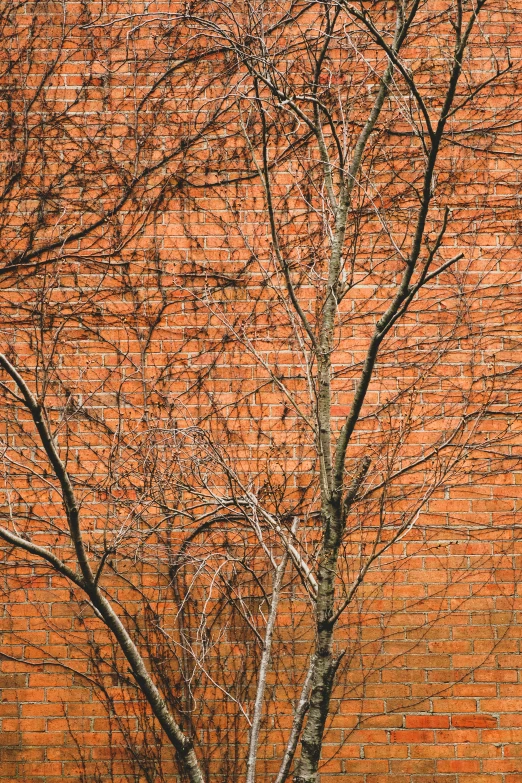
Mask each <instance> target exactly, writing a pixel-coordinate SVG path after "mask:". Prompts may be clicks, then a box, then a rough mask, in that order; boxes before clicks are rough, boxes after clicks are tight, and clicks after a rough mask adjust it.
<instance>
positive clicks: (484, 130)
mask: <svg viewBox="0 0 522 783" xmlns="http://www.w3.org/2000/svg"><path fill="white" fill-rule="evenodd" d="M72 5H73V4H69V3H68V2H66V1H65V2H63V3H48V2H34V3H33V4H32V5H31V8H30V12H29V13H28V11H27V8H28V4H24V5H20V6H18V5H16V4H14V3H6V4H5V5H4V8H3V9H2V12H3V17H2V19H3V24H4V36H5V40H6V42H7V45H6V47H5V52H6V55H5V63H6V64H5V68H4V71H3V76H2V83H3V85H4V87H3V100H5V102H6V107H7V111H6V117H7V122H6V124H5V127H4V140H5V144H6V146H7V147H8V149H9V153H8V164H7V166H6V175H5V180H4V204H5V205H6V208H5V210H4V217H3V221H4V224H5V225H3V226H2V232H3V236H4V242H3V246H2V252H3V253H4V255H5V262H4V266H3V270H2V277H3V290H2V301H3V316H2V332H3V334H2V339H3V344H4V353H3V354H2V356H1V357H0V364H1V366H2V369H3V375H4V379H3V382H2V386H1V390H2V404H3V411H4V414H3V419H2V422H3V423H2V437H3V451H2V454H3V466H4V479H3V481H4V484H3V490H2V491H3V499H4V511H3V518H4V524H3V526H2V527H1V529H0V536H1V537H2V539H3V541H4V542H5V544H6V559H5V567H6V574H7V575H8V585H12V584H13V580H14V579H18V580H19V582H20V583H21V584H23V583H24V580H25V583H27V580H29V581H30V580H31V579H33V578H34V576H35V573H37V574H40V573H50V574H52V577H51V580H52V581H51V583H52V585H53V586H54V584H55V583H56V581H57V579H58V577H59V578H60V580H61V582H63V583H64V584H68V585H70V586H71V588H72V590H73V593H72V595H71V599H70V600H71V601H73V600H75V601H77V602H78V612H79V620H80V619H81V627H80V626H75V629H74V630H75V641H74V644H75V645H77V646H78V648H79V649H82V650H83V655H84V656H86V658H87V659H88V662H89V665H88V667H87V671H86V672H84V675H85V676H86V677H88V678H90V680H91V682H95V684H96V687H97V688H98V689H99V691H100V693H101V698H102V699H105V700H106V702H107V703H108V704H112V701H111V700H112V696H111V691H110V688H111V683H112V684H116V685H117V686H118V687H119V688H123V689H124V692H125V694H126V696H125V699H124V700H123V701H124V704H125V705H126V706H125V708H124V711H123V713H119V717H118V718H117V720H118V721H119V724H118V727H119V728H118V730H119V731H121V732H123V734H124V735H125V737H126V738H127V739H126V742H127V750H128V753H129V754H131V755H132V754H133V753H134V754H135V755H134V756H133V757H132V758H131V762H132V763H134V764H136V765H137V767H138V768H139V769H140V770H141V772H142V773H143V774H145V775H146V776H147V779H150V780H151V781H152V780H156V779H158V776H159V775H162V776H163V777H162V779H166V778H167V777H168V776H169V775H170V774H171V769H170V767H169V766H168V759H167V760H165V758H164V755H162V754H164V751H163V750H162V747H161V746H162V740H161V736H159V735H158V734H157V725H158V724H159V726H161V728H162V730H163V732H164V734H165V735H166V737H167V738H168V740H169V742H170V745H171V746H172V748H173V749H174V751H175V754H176V758H177V762H178V764H179V769H180V771H181V772H182V773H183V774H184V775H186V776H187V777H188V779H189V780H190V781H192V782H193V783H195V782H196V781H198V782H199V781H203V780H204V779H211V778H212V777H213V776H214V774H216V773H217V772H219V774H223V773H225V774H226V775H227V779H228V778H234V779H235V778H236V777H243V776H246V780H247V783H253V781H254V780H255V779H256V776H259V775H260V773H259V769H260V759H261V757H264V748H265V747H266V746H268V745H269V744H271V745H273V744H274V743H276V744H277V746H278V747H279V748H280V749H281V753H280V758H277V759H276V762H277V763H276V764H275V768H268V770H267V772H268V773H270V774H273V775H274V776H275V778H276V781H277V783H284V781H285V780H286V779H287V777H288V776H289V774H290V772H291V770H292V767H293V770H294V772H293V774H294V780H295V781H296V783H314V782H315V781H316V780H317V776H318V770H319V765H320V762H321V758H322V754H323V749H324V742H325V736H327V734H326V732H327V729H328V720H329V718H330V717H331V716H332V713H333V710H334V704H333V701H332V694H333V693H334V689H335V688H336V687H338V686H339V687H340V685H341V683H342V677H341V675H343V676H344V674H346V673H348V674H349V672H350V671H351V670H352V669H353V668H354V666H355V659H356V657H357V655H360V654H362V651H363V650H364V649H365V640H364V638H363V635H364V630H365V628H366V623H367V622H368V620H365V619H364V618H365V617H366V618H370V617H375V615H376V614H377V615H379V622H378V625H379V633H380V634H381V638H384V637H386V634H387V633H388V631H387V630H386V619H387V618H390V617H391V616H392V615H393V613H394V611H395V610H394V608H393V607H388V608H387V609H383V610H379V609H378V608H376V607H378V599H379V598H380V597H381V596H382V590H383V584H386V583H387V584H392V583H393V580H394V579H395V578H398V576H399V575H400V573H401V570H403V569H406V568H407V567H408V566H407V558H408V556H409V550H408V548H407V547H406V544H407V542H416V543H417V544H418V547H419V548H420V547H424V551H425V552H431V551H433V548H435V549H436V548H437V547H439V546H440V545H441V541H442V542H444V541H446V540H447V539H448V537H449V538H451V537H452V536H453V537H457V538H458V539H459V540H463V541H470V540H476V539H480V538H481V537H484V540H486V539H487V540H488V541H493V540H497V539H498V550H496V551H497V552H499V553H500V554H506V555H508V554H509V551H510V550H509V542H508V543H506V540H507V538H509V535H512V534H513V531H514V530H515V527H514V520H513V519H512V518H511V517H510V515H509V513H507V512H506V515H505V518H502V517H499V516H498V515H497V516H495V517H492V516H491V515H489V513H488V514H484V515H481V514H478V513H474V514H473V515H472V516H471V517H470V516H462V515H461V516H460V517H455V516H452V515H451V514H450V513H449V511H448V508H445V502H446V504H447V501H448V500H450V499H451V498H452V497H454V496H455V493H457V496H458V492H459V491H466V492H469V491H473V488H477V487H479V486H480V485H481V484H482V483H484V482H485V481H487V482H489V483H490V484H491V485H494V484H495V482H496V481H497V480H498V481H501V480H502V479H503V477H505V476H506V475H507V474H509V473H510V472H511V471H513V470H514V468H515V467H518V461H519V459H520V456H519V454H518V451H517V436H518V428H519V408H518V406H519V399H518V392H517V389H518V387H519V384H520V378H519V373H520V367H519V363H518V361H517V359H516V355H517V354H516V349H517V347H518V346H517V338H516V335H515V334H514V330H513V325H514V324H516V322H517V318H518V317H519V309H520V303H519V290H518V285H519V283H518V280H519V276H520V262H519V259H518V248H517V241H518V240H517V226H518V223H517V208H518V204H517V200H516V193H517V187H518V173H517V166H518V159H519V152H518V147H517V142H518V133H519V131H518V125H517V122H518V115H517V113H518V112H519V106H518V101H519V99H518V97H517V83H518V81H517V80H518V76H519V71H520V64H519V62H518V61H516V60H513V59H512V56H511V51H510V44H511V41H512V40H513V36H514V34H515V33H514V30H515V29H516V25H517V16H516V14H517V11H519V10H520V9H518V8H517V6H516V5H515V4H510V3H508V2H506V3H502V4H499V3H492V2H488V1H487V0H476V1H475V2H467V1H466V0H456V1H455V2H447V3H441V4H437V6H436V8H435V7H433V4H431V3H428V2H420V1H418V0H396V2H382V3H380V2H378V3H372V4H368V3H364V2H356V3H349V2H338V1H337V0H336V2H324V3H317V4H314V3H308V2H302V3H301V2H295V3H294V2H288V3H286V4H278V3H271V2H268V3H266V2H263V3H241V2H238V3H232V4H227V5H226V7H224V6H221V5H220V4H219V3H215V4H214V3H199V4H198V3H194V4H189V5H187V6H186V7H183V8H181V7H179V6H178V5H177V4H174V3H173V4H172V5H170V4H167V5H166V6H165V5H162V6H161V8H160V7H159V6H158V8H157V9H156V8H155V7H152V6H150V7H147V8H143V9H142V8H140V9H136V7H135V4H129V8H128V9H124V8H123V6H121V7H120V8H119V10H118V12H117V13H115V12H112V11H108V10H106V9H105V7H104V6H103V5H102V4H100V6H99V8H98V6H97V4H96V3H90V4H88V6H87V5H86V6H85V7H84V8H83V11H82V15H81V18H79V19H78V18H77V15H76V6H74V10H73V8H72ZM49 32H50V33H52V35H50V38H51V40H52V46H51V49H50V50H49V51H48V52H47V55H46V60H45V61H46V63H48V66H47V65H46V67H45V68H44V69H43V70H42V68H41V67H40V66H39V63H40V59H39V54H40V53H41V51H42V47H43V45H44V44H43V39H44V35H49ZM77 71H78V72H79V74H80V78H79V79H78V83H77V82H76V81H75V79H76V78H77V73H76V72H77ZM69 74H72V75H73V77H72V78H70V76H69ZM70 84H72V85H73V87H70V86H69V85H70ZM64 91H65V92H64ZM513 96H515V97H513ZM491 238H493V240H494V241H491ZM506 531H508V532H506ZM508 534H509V535H508ZM505 539H506V540H505ZM417 551H419V550H418V549H417ZM486 560H487V558H486V559H485V560H484V561H482V562H480V563H479V564H478V566H477V567H478V568H479V569H482V570H481V573H482V577H481V579H482V583H481V584H479V587H478V590H479V591H480V589H481V586H482V585H483V584H484V583H485V581H486V580H487V578H488V577H487V573H489V570H488V569H490V566H489V565H488V563H486ZM27 564H29V565H30V569H29V575H27V573H26V572H25V571H24V568H26V566H27ZM467 565H468V564H467V563H466V564H462V566H459V567H458V568H457V569H456V570H457V571H459V576H458V579H460V580H465V579H467V578H468V575H467V574H466V569H467ZM34 569H36V570H34ZM513 578H515V577H513ZM449 579H450V581H453V582H455V581H456V580H457V581H458V579H457V577H456V573H455V569H454V570H453V571H452V573H451V574H450V577H449ZM376 585H378V586H376ZM9 589H10V588H9V587H8V588H6V591H7V595H9ZM445 589H446V585H444V586H443V587H440V588H438V590H439V592H438V593H434V594H433V595H432V596H431V597H432V598H433V597H435V598H436V597H440V596H442V595H445V593H444V590H445ZM380 591H381V592H380ZM414 606H415V600H412V601H411V602H410V604H409V605H408V607H407V608H408V609H409V610H410V611H412V610H413V608H414ZM403 610H404V608H403ZM434 614H435V615H436V616H434V617H433V618H431V619H429V620H427V619H426V618H425V617H424V616H423V619H422V620H421V621H420V622H419V623H418V624H417V626H416V630H417V632H418V633H417V637H416V638H420V637H419V634H421V635H422V633H427V632H428V629H429V627H430V624H433V623H434V622H436V620H437V619H438V617H440V616H441V615H442V614H444V610H443V609H442V608H441V609H440V611H438V612H435V613H434ZM48 622H49V623H50V624H51V623H52V619H49V620H48ZM404 622H405V621H404ZM390 634H391V636H393V631H390ZM100 640H101V641H100ZM111 640H112V641H111ZM68 643H69V644H73V642H72V641H71V640H69V642H68ZM411 645H413V646H415V642H412V643H411ZM411 645H410V646H411ZM275 650H277V653H276V652H275ZM44 653H45V649H44ZM363 657H364V655H363ZM45 660H49V658H48V657H47V658H45ZM365 661H366V658H365ZM56 662H57V663H60V664H61V665H68V664H66V663H65V661H64V660H62V659H61V658H60V656H57V659H56ZM379 666H380V664H379V662H378V661H376V660H375V661H374V662H373V663H372V664H371V665H370V664H365V665H364V666H363V669H364V668H365V667H366V669H367V671H368V672H369V671H370V670H372V671H374V670H376V669H377V668H378V667H379ZM129 668H130V673H131V674H132V677H131V678H129ZM343 673H344V674H343ZM346 676H347V675H346ZM111 678H112V679H111ZM272 686H273V687H272ZM278 689H279V690H278ZM282 692H285V694H288V699H289V701H290V702H293V703H294V705H295V709H294V710H293V711H292V713H289V712H288V711H286V712H285V710H283V713H284V714H285V715H286V716H287V717H290V718H291V719H290V721H289V723H287V725H279V724H278V722H277V718H275V719H274V722H273V723H272V724H270V723H269V722H267V705H268V704H269V703H280V702H281V699H282V695H281V694H282ZM145 704H146V705H147V706H146V707H145V708H144V709H143V710H142V707H143V705H145ZM136 705H137V706H136ZM110 709H111V710H112V709H115V708H114V705H113V704H112V706H111V707H110ZM140 710H142V711H141V712H140ZM147 710H149V713H148V712H147ZM150 711H152V717H151V716H150ZM138 713H139V716H140V722H139V726H140V730H139V736H140V737H141V739H140V741H139V742H137V740H136V737H137V736H138V733H137V732H136V733H135V735H134V736H133V726H134V725H135V724H134V723H133V719H134V718H136V716H137V715H138ZM223 713H224V714H225V718H224V720H223V726H221V724H220V716H221V715H222V714H223ZM218 728H219V731H218ZM220 732H221V733H220ZM147 738H148V739H147ZM138 745H140V747H141V750H140V751H139V752H138V750H137V748H138ZM216 754H217V756H216ZM216 758H218V759H219V761H218V762H216ZM323 758H324V754H323ZM294 759H295V760H294ZM215 763H217V767H216V766H215ZM164 764H165V765H166V766H163V765H164ZM88 774H90V773H88V772H85V776H88Z"/></svg>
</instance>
